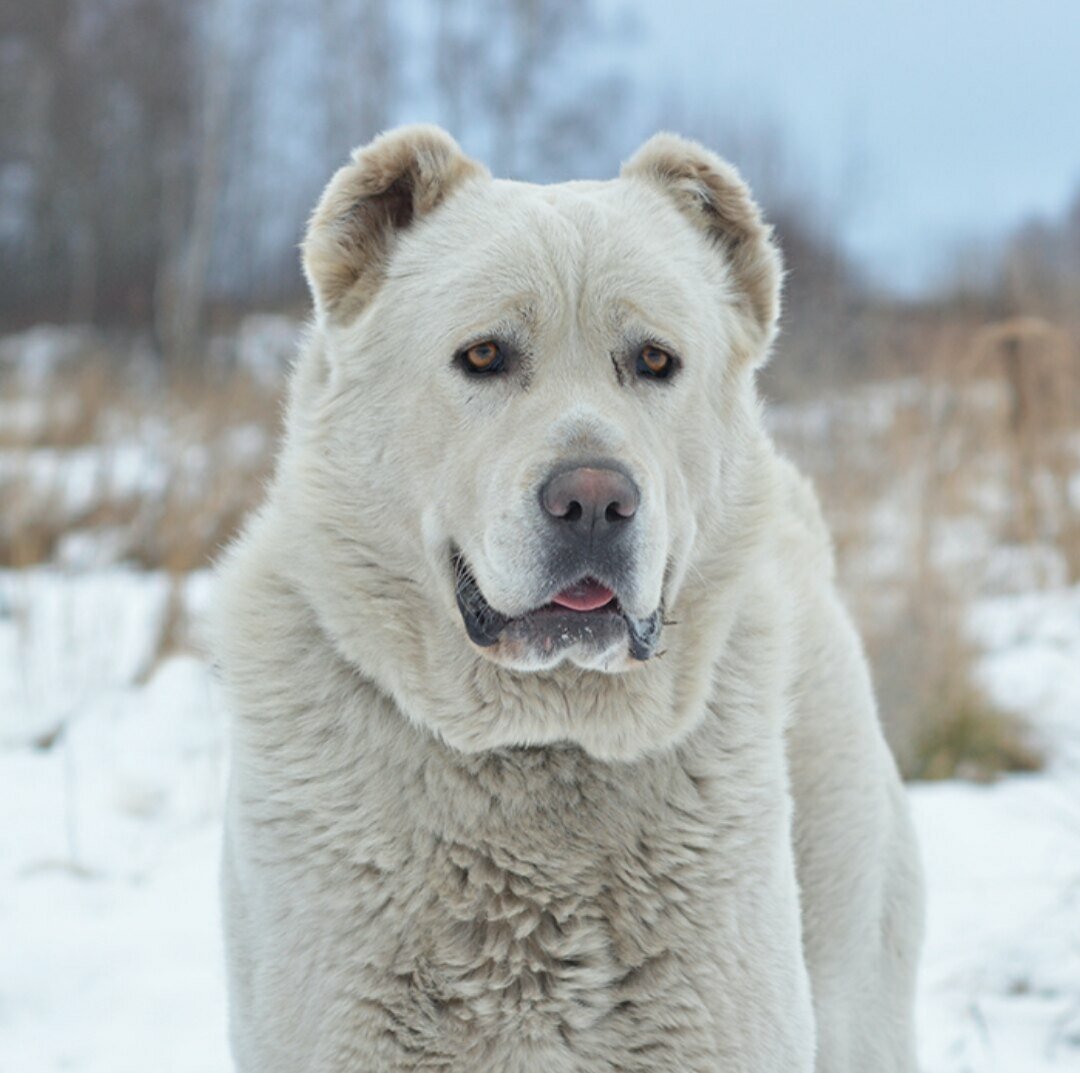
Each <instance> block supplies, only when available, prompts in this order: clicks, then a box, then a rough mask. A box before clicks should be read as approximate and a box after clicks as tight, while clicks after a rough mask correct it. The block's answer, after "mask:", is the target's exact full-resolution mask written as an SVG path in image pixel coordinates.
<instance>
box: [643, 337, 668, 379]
mask: <svg viewBox="0 0 1080 1073" xmlns="http://www.w3.org/2000/svg"><path fill="white" fill-rule="evenodd" d="M674 371H675V359H674V358H673V357H672V356H671V355H670V354H669V353H668V352H667V351H666V350H663V349H661V348H660V347H658V346H654V345H653V344H652V343H646V344H645V346H643V347H642V348H641V350H640V351H639V352H638V356H637V374H638V376H646V377H648V378H649V379H651V380H666V379H667V378H668V377H669V376H671V374H672V373H673V372H674Z"/></svg>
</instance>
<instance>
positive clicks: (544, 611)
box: [451, 550, 663, 661]
mask: <svg viewBox="0 0 1080 1073" xmlns="http://www.w3.org/2000/svg"><path fill="white" fill-rule="evenodd" d="M451 565H452V568H453V571H454V595H455V597H456V599H457V605H458V610H459V611H460V613H461V617H462V620H463V622H464V624H465V630H466V632H467V633H468V635H469V639H470V640H471V641H472V642H473V644H475V645H478V646H479V647H481V648H491V647H492V646H493V645H495V644H497V643H498V642H499V640H500V639H501V638H502V636H503V634H504V633H506V632H507V631H508V630H509V631H511V632H523V631H524V630H525V628H526V627H527V625H528V624H529V623H530V622H533V621H537V622H540V623H546V624H548V625H551V624H553V623H559V624H564V625H565V626H566V627H568V628H570V629H571V630H572V632H573V634H574V635H580V634H582V633H584V634H592V633H593V630H594V626H595V625H598V624H601V623H602V624H605V625H606V626H608V627H611V626H613V625H614V624H616V623H620V622H621V623H623V624H625V627H626V635H627V642H628V644H629V647H630V654H631V655H632V656H633V657H634V659H637V660H641V661H645V660H647V659H651V658H652V656H654V655H655V654H656V648H657V645H658V643H659V641H660V632H661V630H662V629H663V611H662V608H661V607H658V608H657V609H656V610H655V611H654V612H653V613H652V614H651V615H649V616H647V617H646V618H644V619H635V618H633V617H632V616H630V615H628V614H627V613H626V612H625V611H624V610H623V608H622V605H621V604H620V603H619V599H618V595H617V594H616V595H615V596H614V598H613V599H612V600H611V601H609V602H608V603H606V604H604V605H603V607H597V608H594V609H593V610H591V611H574V610H571V609H569V608H564V607H560V606H559V605H557V604H554V603H551V602H550V601H549V602H548V603H546V604H542V605H540V606H539V607H536V608H533V609H532V610H531V611H527V612H525V614H523V615H518V616H516V617H511V616H509V615H504V614H503V613H502V612H500V611H496V610H495V608H493V607H492V606H491V604H489V603H488V601H487V599H486V598H485V596H484V594H483V592H482V591H481V590H480V586H479V584H478V583H477V581H476V578H475V576H474V575H473V572H472V570H470V569H469V564H468V562H467V561H466V560H465V557H464V555H462V553H461V552H460V551H457V550H454V551H453V552H452V554H451ZM581 580H584V578H579V579H577V580H576V581H575V582H572V584H576V583H577V582H578V581H581ZM601 583H602V584H603V583H604V582H603V581H601ZM560 591H561V590H560ZM613 591H614V590H613Z"/></svg>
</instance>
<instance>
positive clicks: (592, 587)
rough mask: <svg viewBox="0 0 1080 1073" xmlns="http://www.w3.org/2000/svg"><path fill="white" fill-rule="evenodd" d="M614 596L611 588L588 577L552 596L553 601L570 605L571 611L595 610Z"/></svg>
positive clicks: (562, 604) (561, 604) (565, 605)
mask: <svg viewBox="0 0 1080 1073" xmlns="http://www.w3.org/2000/svg"><path fill="white" fill-rule="evenodd" d="M614 596H615V593H613V592H612V591H611V589H609V588H607V587H605V586H604V585H601V584H600V582H599V581H594V580H593V579H592V578H591V577H588V578H585V580H584V581H579V582H578V583H577V584H576V585H571V586H570V588H568V589H563V591H562V592H560V593H559V594H558V595H557V596H553V597H552V598H551V602H552V603H553V604H558V605H559V607H568V608H569V609H570V610H571V611H595V610H596V609H597V608H598V607H603V606H604V605H605V604H608V603H610V602H611V601H612V599H613V598H614Z"/></svg>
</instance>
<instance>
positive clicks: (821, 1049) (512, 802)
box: [215, 127, 921, 1073]
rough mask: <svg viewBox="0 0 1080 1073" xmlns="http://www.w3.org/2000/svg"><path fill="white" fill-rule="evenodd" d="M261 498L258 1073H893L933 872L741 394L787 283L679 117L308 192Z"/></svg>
mask: <svg viewBox="0 0 1080 1073" xmlns="http://www.w3.org/2000/svg"><path fill="white" fill-rule="evenodd" d="M304 267H305V271H306V273H307V277H308V280H309V282H310V285H311V290H312V293H313V295H314V301H315V318H314V323H313V326H312V329H311V331H310V333H309V337H308V340H307V342H306V345H305V346H304V348H303V353H302V354H301V356H300V358H299V361H298V363H297V367H296V370H295V374H294V378H293V382H292V393H291V399H290V404H289V411H288V424H287V435H286V439H285V444H284V447H283V449H282V453H281V457H280V459H279V463H278V469H277V474H276V477H275V479H274V482H273V485H272V487H271V489H270V492H269V496H268V498H267V502H266V504H265V506H264V507H263V509H262V510H261V511H260V513H259V514H258V516H257V517H256V518H254V519H253V521H252V522H251V524H250V525H249V526H248V529H247V532H246V533H245V535H244V537H243V538H242V539H241V540H240V542H239V543H238V544H237V546H236V547H235V548H234V550H233V552H232V554H231V555H230V556H229V558H228V561H227V563H226V564H225V566H224V569H223V573H222V579H221V581H222V590H221V597H220V604H219V608H218V614H217V620H216V632H215V636H216V645H217V653H216V654H217V656H218V659H219V661H220V665H221V668H222V673H223V677H224V680H225V682H226V685H227V688H228V693H229V697H230V704H231V708H232V714H233V723H232V778H231V784H230V794H229V805H228V819H227V831H226V850H225V861H224V890H225V903H226V931H227V946H228V960H229V972H230V981H231V1006H232V1011H231V1017H232V1037H233V1049H234V1053H235V1056H236V1061H237V1066H238V1068H239V1069H240V1070H241V1071H242V1073H278V1071H281V1073H285V1071H288V1073H299V1071H319V1073H323V1071H326V1073H330V1071H335V1073H336V1071H346V1070H347V1071H350V1073H405V1071H409V1073H414V1071H415V1073H419V1071H425V1073H436V1071H437V1073H476V1071H483V1073H486V1071H492V1073H600V1071H605V1073H612V1071H619V1073H720V1071H723V1073H735V1071H742V1073H789V1071H790V1073H794V1071H803V1073H809V1071H811V1070H816V1071H817V1073H895V1071H904V1073H911V1071H912V1070H913V1069H914V1057H913V1042H912V991H913V982H914V975H915V966H916V960H917V952H918V946H919V940H920V931H921V891H920V877H919V868H918V863H917V857H916V852H915V848H914V843H913V839H912V834H911V828H910V824H909V819H908V814H907V810H906V806H905V802H904V795H903V791H902V788H901V785H900V781H899V779H898V777H897V773H896V769H895V767H894V765H893V761H892V758H891V756H890V754H889V751H888V749H887V748H886V745H885V743H884V741H883V739H882V735H881V731H880V729H879V726H878V720H877V716H876V714H875V708H874V701H873V697H872V694H871V687H870V683H869V680H868V675H867V668H866V662H865V659H864V657H863V654H862V651H861V648H860V645H859V642H858V639H857V637H856V635H855V633H854V631H853V629H852V626H851V623H850V621H849V619H848V616H847V614H846V613H845V611H844V609H843V607H842V606H841V604H840V601H839V599H838V597H837V594H836V591H835V587H834V582H833V568H832V553H831V549H830V545H829V540H828V536H827V534H826V532H825V529H824V526H823V523H822V520H821V517H820V514H819V511H818V508H817V505H816V502H815V499H814V496H813V493H812V491H811V490H810V488H809V487H808V486H807V484H806V483H805V482H804V481H803V480H802V479H801V478H800V477H799V476H798V475H797V474H796V473H795V471H794V470H793V469H792V468H791V466H790V465H789V464H788V463H786V462H784V461H783V460H782V459H780V458H779V457H778V456H777V454H776V452H775V449H774V447H773V445H772V444H771V442H770V441H769V439H768V437H767V436H766V434H765V432H764V431H763V427H762V422H761V415H760V407H759V403H758V400H757V398H756V395H755V388H754V371H755V367H756V366H758V365H759V364H760V363H761V362H762V361H763V360H764V358H765V356H766V354H767V351H768V349H769V346H770V342H771V340H772V337H773V334H774V331H775V327H776V320H777V313H778V302H779V297H778V295H779V282H780V275H781V268H780V260H779V257H778V255H777V252H776V249H775V248H774V246H773V245H772V243H771V240H770V233H769V230H768V228H767V227H766V226H765V225H764V224H763V223H762V221H761V218H760V215H759V213H758V210H757V208H756V206H755V205H754V203H753V202H752V201H751V199H750V196H749V193H748V192H747V189H746V187H745V186H744V185H743V183H742V182H741V180H740V179H739V177H738V175H737V174H736V173H735V172H734V171H733V170H732V168H731V167H729V166H728V165H727V164H725V163H724V162H722V161H721V160H719V159H718V158H717V157H715V156H713V155H712V154H711V153H709V152H707V151H706V150H704V149H703V148H701V147H700V146H698V145H696V144H694V143H691V142H686V141H683V140H681V139H679V138H676V137H672V136H669V135H658V136H657V137H655V138H653V139H652V140H650V141H649V142H648V143H647V144H646V145H645V146H644V147H643V148H642V149H641V150H639V152H638V153H637V154H636V155H635V156H634V157H633V159H632V160H631V161H630V162H629V163H628V164H627V165H626V166H625V167H624V168H623V171H622V175H621V177H620V178H619V179H617V180H615V181H613V182H577V183H566V184H561V185H558V186H533V185H529V184H525V183H517V182H504V181H498V180H493V179H492V178H491V177H490V175H489V174H488V172H487V171H486V169H484V168H483V167H482V166H481V165H479V164H477V163H475V162H474V161H472V160H470V159H468V158H467V157H466V156H464V155H463V154H462V152H461V150H460V149H459V148H458V146H457V145H456V144H455V143H454V141H453V140H452V139H451V138H450V137H449V136H448V135H446V134H444V133H443V132H442V131H440V130H438V129H435V128H432V127H412V128H407V129H402V130H398V131H394V132H392V133H390V134H387V135H385V136H383V137H381V138H379V139H377V140H376V141H374V142H373V143H371V144H370V145H368V146H367V147H365V148H363V149H361V150H359V151H358V152H357V153H356V154H355V156H354V158H353V161H352V163H350V164H348V165H347V166H345V167H344V168H342V169H341V170H340V171H339V172H338V173H337V174H336V175H335V176H334V178H333V179H332V181H331V182H330V185H329V186H328V188H327V190H326V192H325V194H324V195H323V198H322V200H321V202H320V204H319V206H318V208H317V209H316V211H315V214H314V216H313V218H312V220H311V224H310V227H309V230H308V234H307V238H306V241H305V243H304Z"/></svg>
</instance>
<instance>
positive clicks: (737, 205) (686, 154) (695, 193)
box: [622, 134, 783, 356]
mask: <svg viewBox="0 0 1080 1073" xmlns="http://www.w3.org/2000/svg"><path fill="white" fill-rule="evenodd" d="M622 175H623V178H637V179H643V180H645V181H646V182H649V183H651V184H652V185H653V186H655V187H657V188H659V189H660V190H661V191H662V192H663V193H665V194H667V195H668V196H669V197H670V198H672V200H673V201H674V202H675V204H676V205H677V206H678V208H679V210H680V211H681V212H682V213H683V214H684V215H685V216H686V217H688V218H689V219H690V221H691V222H692V223H693V224H694V225H695V226H696V227H698V228H700V229H701V230H702V231H703V232H704V233H705V234H706V235H707V236H708V237H709V238H710V239H711V240H712V241H713V243H714V244H715V245H716V247H717V248H718V250H719V251H720V252H721V253H722V254H723V256H724V257H725V258H726V260H727V263H728V265H729V267H730V270H731V274H732V278H733V280H734V282H735V285H736V288H737V290H738V292H739V296H740V298H741V299H742V300H743V302H744V304H745V307H746V310H747V312H748V313H749V316H750V321H751V327H752V328H753V329H754V335H755V337H756V338H755V340H754V341H755V343H756V345H757V346H758V347H760V348H761V350H762V356H764V348H766V347H767V346H768V344H769V343H770V342H771V341H772V337H773V335H774V334H775V331H776V321H777V318H778V317H779V315H780V284H781V280H782V278H783V262H782V259H781V257H780V251H779V250H778V249H777V247H776V245H775V244H774V242H773V240H772V228H771V227H769V226H768V224H766V223H765V221H764V220H763V219H762V218H761V211H760V209H759V208H758V206H757V204H756V203H755V202H754V199H753V198H752V197H751V196H750V190H749V189H748V187H747V185H746V183H744V182H743V180H742V178H741V177H740V175H739V173H738V172H737V171H736V170H735V168H733V167H732V166H731V165H730V164H728V163H727V162H726V161H724V160H721V159H720V157H718V156H717V155H716V154H715V153H710V152H709V150H708V149H706V148H705V147H704V146H702V145H699V144H698V143H697V142H692V141H689V140H688V139H686V138H680V137H678V136H677V135H675V134H655V135H653V137H651V138H650V139H649V140H648V141H647V142H646V143H645V144H644V145H643V146H642V147H641V148H640V149H639V150H638V151H637V152H636V153H635V154H634V155H633V156H632V157H631V158H630V160H629V161H627V163H626V164H624V165H623V168H622Z"/></svg>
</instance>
